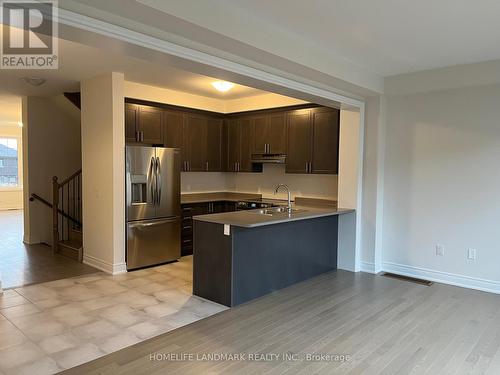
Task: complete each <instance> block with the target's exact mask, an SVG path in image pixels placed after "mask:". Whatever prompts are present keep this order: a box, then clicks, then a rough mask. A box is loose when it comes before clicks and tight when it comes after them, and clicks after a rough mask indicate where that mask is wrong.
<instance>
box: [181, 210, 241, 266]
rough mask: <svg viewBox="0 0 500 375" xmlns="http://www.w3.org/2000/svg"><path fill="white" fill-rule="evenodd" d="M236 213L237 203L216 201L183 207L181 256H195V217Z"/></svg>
mask: <svg viewBox="0 0 500 375" xmlns="http://www.w3.org/2000/svg"><path fill="white" fill-rule="evenodd" d="M232 211H236V202H230V201H216V202H204V203H191V204H183V205H182V225H181V256H186V255H192V254H193V216H196V215H206V214H215V213H220V212H232Z"/></svg>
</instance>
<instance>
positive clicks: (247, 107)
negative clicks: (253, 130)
mask: <svg viewBox="0 0 500 375" xmlns="http://www.w3.org/2000/svg"><path fill="white" fill-rule="evenodd" d="M306 103H307V102H305V101H303V100H300V99H294V98H290V97H288V96H283V95H278V94H273V93H267V94H263V95H255V96H250V97H247V98H241V99H231V100H225V101H224V112H225V113H234V112H244V111H253V110H257V109H265V108H278V107H286V106H290V105H298V104H306Z"/></svg>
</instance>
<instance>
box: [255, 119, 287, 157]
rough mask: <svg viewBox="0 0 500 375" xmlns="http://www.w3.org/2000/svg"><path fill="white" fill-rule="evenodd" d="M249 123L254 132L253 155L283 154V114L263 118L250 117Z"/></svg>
mask: <svg viewBox="0 0 500 375" xmlns="http://www.w3.org/2000/svg"><path fill="white" fill-rule="evenodd" d="M251 121H252V125H253V131H254V147H253V152H254V153H256V154H284V153H285V151H286V124H285V114H284V113H272V114H266V115H263V116H258V117H252V118H251Z"/></svg>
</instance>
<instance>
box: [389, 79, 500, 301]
mask: <svg viewBox="0 0 500 375" xmlns="http://www.w3.org/2000/svg"><path fill="white" fill-rule="evenodd" d="M498 103H500V85H498V84H495V85H489V86H475V87H467V88H458V89H452V90H445V91H436V92H426V93H421V94H411V95H394V96H388V97H387V124H386V126H387V128H386V149H385V158H386V159H385V160H386V162H385V178H384V207H383V220H384V221H383V242H382V245H383V268H384V270H390V271H393V272H394V271H396V272H399V273H406V274H412V275H417V276H421V277H425V278H429V279H435V280H441V281H445V282H450V283H455V284H458V285H465V286H469V287H476V288H480V289H484V290H492V291H495V292H498V293H500V272H499V267H498V265H499V264H500V252H499V251H498V244H499V243H500V231H499V230H498V223H500V200H499V199H498V194H499V191H500V168H499V167H498V165H499V160H500V126H499V118H500V106H499V105H498ZM437 244H440V245H443V246H444V256H436V245H437ZM468 248H474V249H476V250H477V259H476V260H468V259H467V249H468Z"/></svg>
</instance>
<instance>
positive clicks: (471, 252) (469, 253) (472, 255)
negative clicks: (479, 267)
mask: <svg viewBox="0 0 500 375" xmlns="http://www.w3.org/2000/svg"><path fill="white" fill-rule="evenodd" d="M476 257H477V250H476V249H471V248H469V249H467V259H469V260H476Z"/></svg>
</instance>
